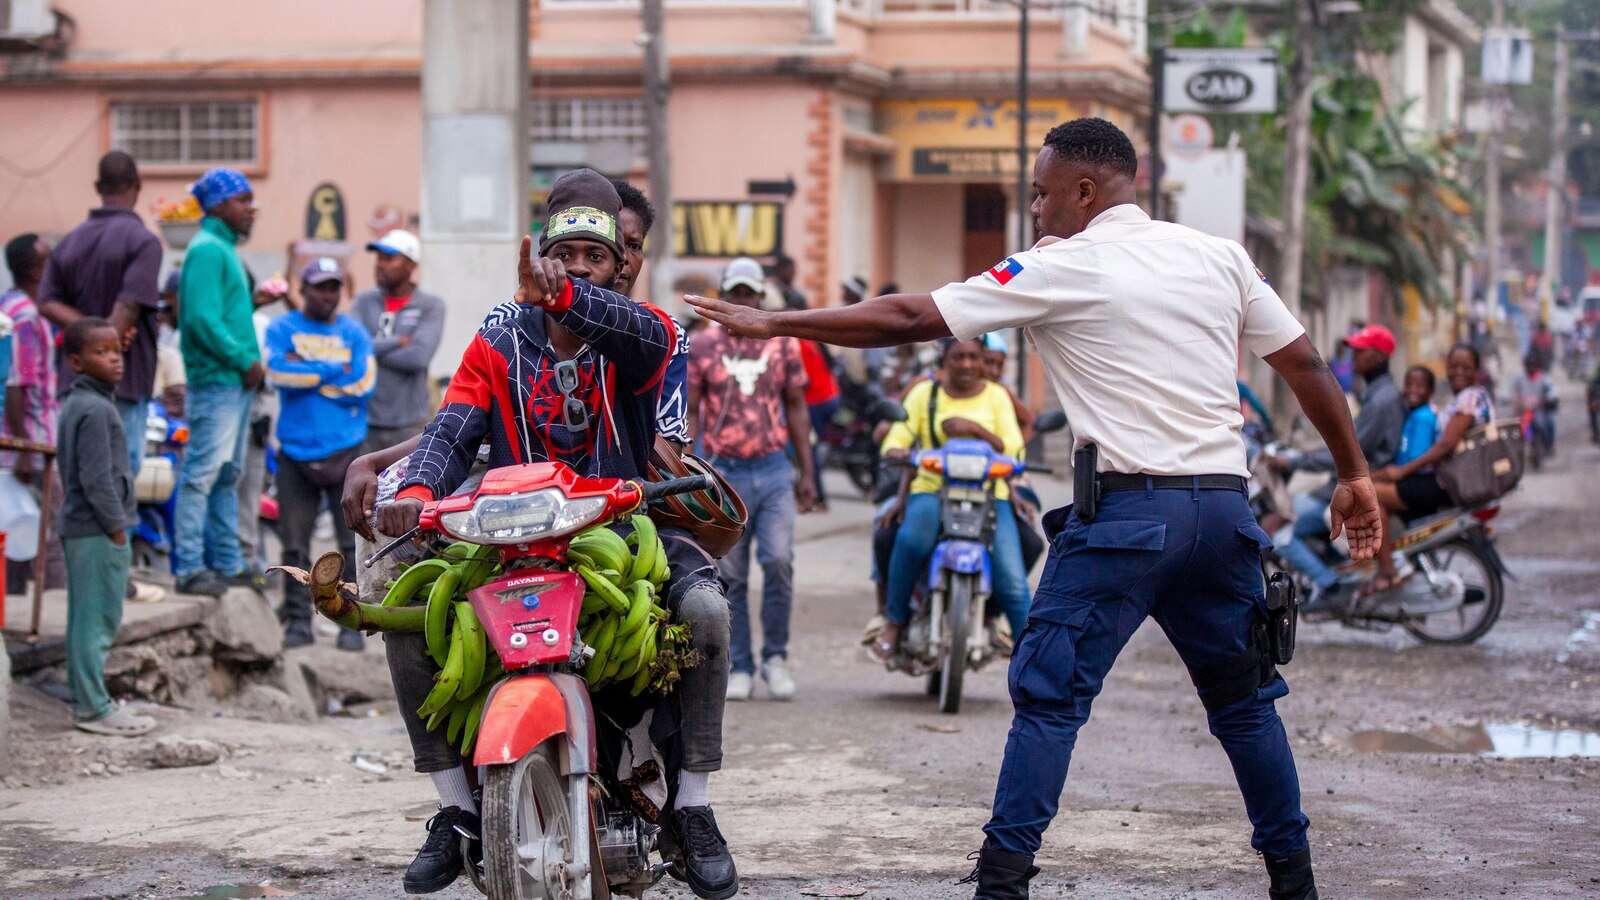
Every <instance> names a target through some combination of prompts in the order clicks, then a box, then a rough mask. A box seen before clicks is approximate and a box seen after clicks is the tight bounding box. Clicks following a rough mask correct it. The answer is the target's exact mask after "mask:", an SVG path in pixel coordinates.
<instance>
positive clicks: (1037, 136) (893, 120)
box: [880, 97, 1086, 182]
mask: <svg viewBox="0 0 1600 900" xmlns="http://www.w3.org/2000/svg"><path fill="white" fill-rule="evenodd" d="M880 109H881V112H882V116H883V130H882V133H883V135H884V136H885V137H888V138H893V139H894V142H895V151H894V177H895V178H896V179H898V180H912V179H929V178H936V179H950V180H957V181H996V182H1000V181H1008V180H1010V179H1012V178H1015V177H1016V172H1017V119H1018V112H1017V102H1016V101H1015V100H998V99H997V100H985V99H976V98H970V97H968V98H957V99H951V100H886V101H884V102H883V103H882V104H881V106H880ZM1085 114H1086V113H1085V111H1084V110H1083V109H1080V108H1079V107H1077V106H1075V105H1073V103H1072V102H1071V101H1069V100H1062V99H1059V98H1050V97H1046V98H1040V99H1037V100H1030V101H1028V146H1029V147H1030V148H1036V147H1038V146H1040V145H1041V144H1043V143H1044V136H1045V133H1046V132H1048V131H1049V130H1050V129H1052V128H1054V127H1055V126H1057V125H1060V124H1061V123H1062V122H1066V121H1070V120H1072V119H1075V118H1077V117H1079V116H1081V115H1085Z"/></svg>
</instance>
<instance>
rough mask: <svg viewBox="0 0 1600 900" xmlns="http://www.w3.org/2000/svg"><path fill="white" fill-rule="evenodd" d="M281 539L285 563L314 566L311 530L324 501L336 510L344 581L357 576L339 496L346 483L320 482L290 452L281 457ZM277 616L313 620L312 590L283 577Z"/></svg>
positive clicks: (351, 534)
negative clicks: (293, 458)
mask: <svg viewBox="0 0 1600 900" xmlns="http://www.w3.org/2000/svg"><path fill="white" fill-rule="evenodd" d="M277 485H278V540H279V541H280V542H282V544H283V564H284V565H286V566H295V567H297V568H301V569H309V568H311V533H312V531H314V530H315V529H316V525H317V515H318V514H319V513H321V512H322V509H323V506H324V504H326V505H327V507H328V508H329V509H332V510H333V529H334V536H335V538H336V540H337V541H338V544H339V552H340V553H343V554H344V572H343V573H342V574H341V575H340V576H339V577H340V578H342V579H344V580H345V581H355V579H356V559H355V557H356V536H355V533H354V532H352V531H351V530H350V528H349V527H348V526H346V525H345V524H344V516H343V515H341V514H340V513H339V496H340V494H341V493H343V491H344V484H343V483H342V482H341V483H339V484H332V485H318V484H317V483H315V482H314V481H312V480H311V478H310V476H309V475H308V474H307V472H306V469H305V467H304V466H303V465H301V464H300V463H297V462H295V461H294V460H292V459H290V458H289V457H287V456H283V455H279V457H278V475H277ZM278 617H279V618H281V619H283V620H284V621H285V622H309V621H310V620H311V591H310V590H309V589H308V588H306V586H305V585H302V584H300V583H298V582H296V581H294V580H293V579H289V578H285V579H283V607H282V608H281V609H280V610H279V611H278Z"/></svg>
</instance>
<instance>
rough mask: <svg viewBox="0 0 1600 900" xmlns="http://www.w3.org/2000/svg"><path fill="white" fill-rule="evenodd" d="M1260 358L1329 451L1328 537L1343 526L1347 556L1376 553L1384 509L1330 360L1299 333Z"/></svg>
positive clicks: (1364, 555) (1366, 556)
mask: <svg viewBox="0 0 1600 900" xmlns="http://www.w3.org/2000/svg"><path fill="white" fill-rule="evenodd" d="M1263 358H1264V359H1265V360H1266V361H1267V364H1268V365H1270V366H1272V368H1273V369H1275V370H1277V372H1278V374H1279V375H1282V376H1283V380H1284V381H1287V382H1288V383H1289V389H1290V390H1292V391H1294V396H1295V399H1296V400H1298V401H1300V408H1301V409H1303V410H1305V413H1306V418H1308V419H1310V420H1311V424H1312V425H1314V426H1316V429H1317V433H1318V434H1321V435H1322V440H1323V442H1324V443H1326V444H1327V445H1328V450H1329V451H1330V452H1331V453H1332V454H1333V464H1334V468H1335V469H1336V470H1337V471H1338V473H1339V484H1338V486H1337V487H1336V488H1335V489H1334V492H1333V500H1332V502H1331V504H1330V506H1329V512H1330V513H1331V514H1332V517H1333V532H1332V535H1331V536H1332V537H1338V536H1339V533H1340V532H1341V531H1344V532H1346V536H1347V537H1348V538H1349V541H1350V558H1351V559H1354V560H1358V561H1359V560H1366V559H1371V558H1372V557H1373V556H1374V555H1376V554H1377V552H1378V543H1379V541H1380V539H1381V537H1382V534H1381V530H1380V526H1381V524H1382V513H1381V512H1379V510H1378V495H1377V492H1376V491H1374V490H1373V488H1372V478H1371V476H1370V475H1369V474H1368V472H1367V459H1366V456H1364V455H1363V454H1362V452H1361V444H1360V443H1359V442H1358V441H1357V440H1356V429H1355V426H1354V425H1353V424H1352V423H1351V422H1350V410H1349V408H1348V407H1346V406H1345V403H1344V393H1343V392H1342V391H1340V390H1339V382H1338V381H1336V380H1334V377H1333V373H1332V372H1330V371H1328V364H1327V363H1325V362H1323V360H1322V356H1321V354H1319V353H1317V350H1316V348H1315V347H1313V346H1312V345H1311V340H1310V339H1309V338H1307V337H1306V336H1305V335H1303V334H1302V335H1301V336H1300V337H1298V338H1296V339H1295V340H1293V341H1291V342H1289V344H1288V345H1287V346H1285V347H1283V348H1282V349H1279V350H1277V351H1275V352H1273V353H1269V354H1267V355H1266V356H1265V357H1263Z"/></svg>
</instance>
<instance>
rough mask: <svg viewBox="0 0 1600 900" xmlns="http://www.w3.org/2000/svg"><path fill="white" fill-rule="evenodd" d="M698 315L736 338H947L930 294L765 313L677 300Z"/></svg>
mask: <svg viewBox="0 0 1600 900" xmlns="http://www.w3.org/2000/svg"><path fill="white" fill-rule="evenodd" d="M683 299H684V300H685V301H686V302H687V303H688V304H689V305H690V306H692V307H694V308H695V311H696V312H698V313H699V314H700V315H702V316H704V317H706V318H707V319H710V320H711V321H713V322H717V323H720V324H721V325H722V326H723V327H724V328H727V329H728V330H729V331H731V332H733V333H734V334H737V335H739V336H741V337H753V338H761V339H763V340H764V339H766V338H774V337H795V338H800V339H802V340H808V341H821V342H823V343H825V344H834V345H836V346H840V347H894V346H897V345H900V344H914V343H917V342H920V341H931V340H933V339H935V338H942V337H949V336H950V326H948V325H946V324H945V321H944V316H943V315H941V314H940V312H939V308H938V307H937V306H936V305H934V302H933V296H932V295H931V294H889V295H887V296H884V297H877V298H874V299H872V300H864V301H862V302H860V303H857V304H855V305H854V306H836V307H833V308H831V309H803V310H787V311H783V312H769V311H767V310H761V309H751V308H749V307H747V306H739V305H736V304H733V303H728V302H725V301H722V300H712V299H710V298H709V297H697V296H695V295H693V294H686V295H685V296H684V298H683Z"/></svg>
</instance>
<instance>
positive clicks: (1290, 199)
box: [1278, 0, 1316, 318]
mask: <svg viewBox="0 0 1600 900" xmlns="http://www.w3.org/2000/svg"><path fill="white" fill-rule="evenodd" d="M1291 2H1292V4H1293V6H1294V37H1293V42H1294V60H1293V62H1292V63H1291V64H1290V68H1289V122H1288V135H1287V138H1286V141H1285V142H1286V144H1287V150H1286V152H1287V159H1286V160H1285V161H1284V166H1283V258H1282V259H1281V260H1279V262H1278V269H1279V277H1278V295H1279V296H1280V297H1282V298H1283V302H1284V304H1285V305H1287V306H1288V307H1289V312H1290V313H1291V314H1292V315H1294V316H1295V317H1297V318H1298V317H1299V316H1300V315H1301V297H1300V293H1301V273H1302V271H1303V269H1302V265H1301V263H1302V259H1303V257H1304V256H1305V249H1306V193H1307V191H1309V190H1310V184H1311V76H1312V73H1313V71H1314V69H1315V62H1316V60H1315V58H1314V57H1315V56H1316V33H1315V30H1314V23H1313V22H1312V11H1311V4H1312V2H1313V0H1291Z"/></svg>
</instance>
